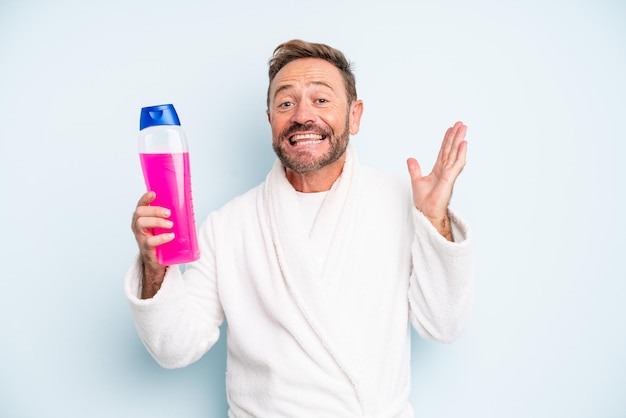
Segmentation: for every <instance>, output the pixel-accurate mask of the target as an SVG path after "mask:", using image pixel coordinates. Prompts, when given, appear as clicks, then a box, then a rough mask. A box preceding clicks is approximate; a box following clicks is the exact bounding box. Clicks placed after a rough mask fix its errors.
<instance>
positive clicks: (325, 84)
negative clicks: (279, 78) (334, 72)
mask: <svg viewBox="0 0 626 418" xmlns="http://www.w3.org/2000/svg"><path fill="white" fill-rule="evenodd" d="M310 84H313V85H316V86H322V87H327V88H329V89H330V90H331V91H333V92H334V91H335V90H334V89H333V87H332V86H331V85H330V84H328V83H327V82H325V81H311V83H310ZM290 88H293V84H283V85H282V86H280V87H279V88H278V89H276V91H275V92H274V97H273V98H276V96H278V93H280V92H282V91H284V90H289V89H290Z"/></svg>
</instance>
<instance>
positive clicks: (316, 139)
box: [289, 133, 326, 146]
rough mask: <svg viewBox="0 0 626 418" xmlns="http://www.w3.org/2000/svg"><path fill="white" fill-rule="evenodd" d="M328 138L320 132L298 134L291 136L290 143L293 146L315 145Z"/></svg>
mask: <svg viewBox="0 0 626 418" xmlns="http://www.w3.org/2000/svg"><path fill="white" fill-rule="evenodd" d="M325 139H326V136H325V135H320V134H313V133H312V134H298V135H293V136H291V137H290V138H289V144H291V145H293V146H298V145H315V144H319V143H321V142H322V141H324V140H325Z"/></svg>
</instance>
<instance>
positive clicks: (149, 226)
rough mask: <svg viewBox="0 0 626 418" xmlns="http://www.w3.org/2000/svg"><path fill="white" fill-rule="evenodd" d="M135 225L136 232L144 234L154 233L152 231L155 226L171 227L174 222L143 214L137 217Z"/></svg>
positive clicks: (161, 227)
mask: <svg viewBox="0 0 626 418" xmlns="http://www.w3.org/2000/svg"><path fill="white" fill-rule="evenodd" d="M135 225H136V232H139V233H141V234H144V235H152V232H151V231H152V230H153V229H154V228H160V229H171V228H172V227H173V226H174V223H173V222H172V221H170V220H168V219H163V218H155V217H145V216H142V217H139V218H137V221H136V222H135Z"/></svg>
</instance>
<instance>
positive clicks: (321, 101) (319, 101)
mask: <svg viewBox="0 0 626 418" xmlns="http://www.w3.org/2000/svg"><path fill="white" fill-rule="evenodd" d="M317 103H320V104H324V103H328V100H326V99H317Z"/></svg>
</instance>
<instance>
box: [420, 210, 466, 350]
mask: <svg viewBox="0 0 626 418" xmlns="http://www.w3.org/2000/svg"><path fill="white" fill-rule="evenodd" d="M449 216H450V221H451V223H452V233H453V238H454V242H450V241H448V240H446V239H445V238H444V237H443V236H441V235H440V234H439V232H437V230H436V229H435V228H434V227H433V225H432V224H431V223H430V222H429V221H428V219H427V218H426V217H425V216H424V215H423V214H422V213H421V212H420V211H418V210H417V209H415V208H413V223H414V225H415V232H416V233H415V237H414V240H413V245H412V258H413V271H412V274H411V279H410V282H409V306H410V318H411V323H412V324H413V327H414V328H415V329H416V330H417V332H418V333H419V334H420V335H421V336H422V337H424V338H427V339H430V340H435V341H439V342H444V343H448V342H452V341H454V340H455V339H457V338H458V337H459V336H460V335H461V333H462V332H463V330H464V328H465V327H466V325H467V323H468V321H469V317H470V312H471V310H472V305H473V301H474V265H473V255H472V245H471V236H470V230H469V227H468V226H467V224H466V223H465V222H464V221H463V220H462V219H461V218H459V217H458V216H457V215H456V214H455V213H454V212H453V211H451V210H449Z"/></svg>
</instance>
